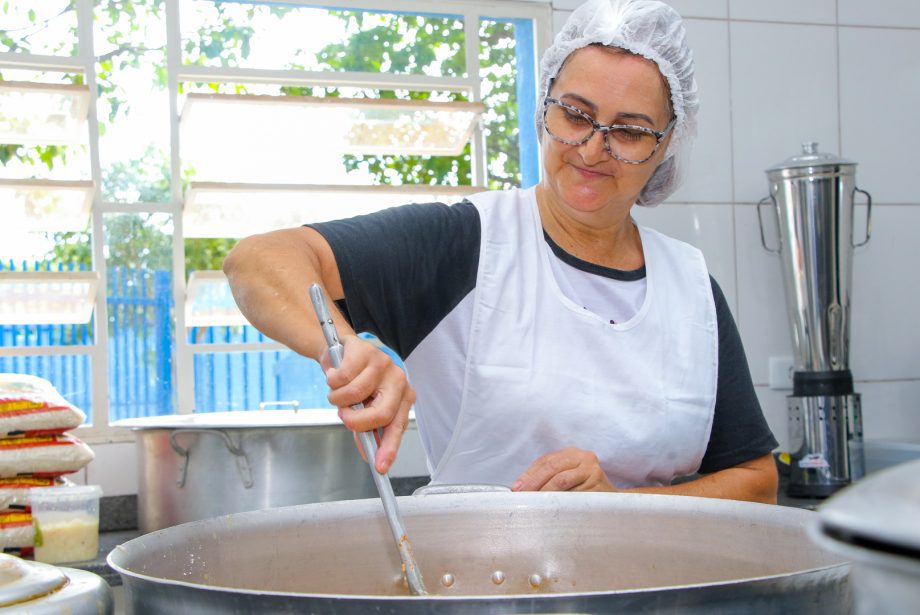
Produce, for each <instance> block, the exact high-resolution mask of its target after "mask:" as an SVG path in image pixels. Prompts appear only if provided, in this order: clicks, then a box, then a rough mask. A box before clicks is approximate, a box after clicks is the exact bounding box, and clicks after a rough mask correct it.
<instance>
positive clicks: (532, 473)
mask: <svg viewBox="0 0 920 615" xmlns="http://www.w3.org/2000/svg"><path fill="white" fill-rule="evenodd" d="M511 490H512V491H616V488H615V487H614V486H613V483H611V482H610V479H608V478H607V475H606V474H604V471H603V470H602V469H601V466H600V463H599V462H598V460H597V455H595V454H594V453H592V452H591V451H586V450H582V449H580V448H575V447H569V448H564V449H562V450H561V451H555V452H552V453H547V454H546V455H543V456H542V457H540V458H539V459H537V460H536V461H534V462H533V463H532V464H530V467H529V468H527V470H525V471H524V473H523V474H521V475H520V476H519V477H518V479H517V480H516V481H515V482H514V484H513V485H511Z"/></svg>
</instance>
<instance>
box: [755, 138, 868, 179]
mask: <svg viewBox="0 0 920 615" xmlns="http://www.w3.org/2000/svg"><path fill="white" fill-rule="evenodd" d="M842 164H850V165H855V164H856V163H855V162H853V161H852V160H847V159H845V158H841V157H839V156H836V155H834V154H822V153H820V152H818V143H817V142H816V141H807V142H805V143H802V153H801V154H800V155H798V156H793V157H791V158H787V159H786V160H784V161H782V162H780V163H778V164H775V165H773V166H772V167H770V168H769V169H767V171H766V172H767V173H772V172H775V171H782V170H784V169H801V168H803V167H822V166H839V165H842Z"/></svg>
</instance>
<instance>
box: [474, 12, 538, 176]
mask: <svg viewBox="0 0 920 615" xmlns="http://www.w3.org/2000/svg"><path fill="white" fill-rule="evenodd" d="M479 37H480V48H479V61H480V67H479V74H480V77H481V78H482V86H481V87H482V90H481V92H482V101H483V103H485V106H486V112H485V113H484V114H483V132H484V133H485V138H486V153H487V175H488V183H489V187H490V188H492V189H505V188H511V187H514V186H524V187H529V186H532V185H534V184H535V183H536V182H537V180H538V178H539V170H538V166H537V165H538V159H539V157H538V153H537V141H536V136H535V133H534V131H535V129H534V126H533V124H534V118H533V114H534V109H535V105H536V92H535V85H534V83H535V76H534V73H535V64H534V49H533V40H534V39H533V24H532V22H531V21H530V20H526V19H515V20H511V21H501V20H491V19H483V20H480V28H479Z"/></svg>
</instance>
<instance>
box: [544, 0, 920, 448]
mask: <svg viewBox="0 0 920 615" xmlns="http://www.w3.org/2000/svg"><path fill="white" fill-rule="evenodd" d="M577 4H578V3H577V2H560V1H559V0H554V2H553V8H554V12H555V18H556V22H557V23H558V24H560V25H561V24H562V23H563V22H564V20H565V18H566V16H567V15H568V13H569V12H570V9H571V8H574V6H577ZM670 4H671V5H672V6H674V8H675V9H677V10H678V12H680V13H681V14H682V15H683V16H684V18H685V20H686V27H687V36H688V39H689V41H690V44H691V46H692V48H693V52H694V58H695V62H696V74H697V81H698V85H699V88H700V100H701V110H700V116H699V137H698V139H697V143H696V145H695V147H694V160H693V162H692V165H691V174H692V177H691V178H690V179H689V181H688V182H687V183H686V184H685V185H684V186H683V187H682V188H681V190H680V191H679V192H678V193H677V194H675V195H674V196H673V197H672V198H671V199H670V200H669V202H668V203H666V204H664V205H662V206H660V207H659V208H657V209H655V210H651V211H638V212H637V213H636V217H637V219H638V220H639V221H640V222H642V223H643V224H648V225H650V226H653V227H656V228H659V229H661V230H662V231H664V232H666V233H668V234H671V235H673V236H675V237H678V238H680V239H683V240H685V241H689V242H690V243H693V244H695V245H697V246H698V247H700V248H701V249H702V250H703V253H704V254H705V256H706V260H707V262H708V264H709V266H710V269H711V270H712V273H713V275H714V276H715V277H716V279H717V280H718V281H719V283H720V285H721V286H722V288H723V290H724V291H725V294H726V296H727V297H728V299H729V303H730V305H731V307H732V310H733V311H734V314H735V319H736V320H737V321H738V324H739V327H740V329H741V336H742V339H743V340H744V344H745V349H746V351H747V356H748V362H749V364H750V367H751V373H752V375H753V377H754V382H755V384H756V386H757V392H758V395H759V397H760V400H761V403H762V405H763V408H764V413H765V415H766V417H767V420H768V422H769V423H770V425H771V427H772V428H773V431H774V433H775V434H776V435H777V438H778V439H779V440H780V444H781V446H786V445H787V444H788V436H787V431H786V395H787V394H788V393H789V392H788V391H780V390H772V389H770V388H769V386H768V365H769V359H770V357H783V356H786V357H789V356H791V355H792V343H791V341H790V338H789V337H790V336H789V324H788V320H787V317H786V313H785V303H784V301H785V298H784V296H783V286H782V280H781V274H780V264H779V257H778V256H776V255H775V254H770V253H768V252H766V251H765V250H764V249H763V247H761V241H760V234H759V229H758V223H757V213H756V208H755V206H754V203H755V202H756V201H758V200H759V199H760V198H761V197H764V196H766V195H767V190H768V188H767V181H766V175H765V174H764V169H766V168H767V167H769V166H771V165H773V164H775V163H778V162H781V161H783V160H785V159H786V158H788V157H790V156H794V155H797V154H799V153H800V143H801V142H803V141H818V142H819V144H820V149H821V151H826V152H831V153H834V154H838V155H841V156H843V157H846V158H849V159H851V160H854V161H856V162H858V163H859V165H858V167H857V174H856V180H857V185H858V186H859V187H860V188H863V189H865V190H867V191H869V192H870V193H871V194H872V197H873V210H872V239H871V241H870V242H869V244H868V245H867V246H866V247H864V248H859V249H857V250H856V252H855V255H854V273H853V298H852V311H853V316H852V322H851V327H852V331H851V333H852V340H851V345H850V354H851V367H852V370H853V375H854V377H855V378H856V388H857V391H858V392H860V393H861V394H862V402H863V420H864V428H865V435H866V438H869V439H882V438H895V439H900V440H912V441H916V442H920V310H918V308H917V306H918V305H920V273H918V270H920V241H918V240H917V238H916V235H917V234H918V233H920V181H918V177H920V172H918V170H920V155H918V145H917V144H918V143H920V118H918V109H920V2H917V1H916V0H873V1H872V2H866V1H865V0H809V1H808V2H801V1H797V0H770V1H767V0H706V1H698V0H671V1H670ZM573 5H574V6H573ZM857 200H858V202H860V203H864V199H863V198H862V197H858V199H857ZM865 211H866V208H865V207H864V206H860V207H858V208H857V214H856V218H857V221H858V222H857V225H856V226H857V229H856V233H857V234H860V233H861V232H862V230H863V229H864V228H865V227H864V225H863V223H864V220H865Z"/></svg>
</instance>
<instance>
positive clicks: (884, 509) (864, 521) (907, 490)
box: [812, 460, 920, 615]
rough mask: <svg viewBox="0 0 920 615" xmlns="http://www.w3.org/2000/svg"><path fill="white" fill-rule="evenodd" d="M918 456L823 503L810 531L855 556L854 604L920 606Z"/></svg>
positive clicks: (873, 610) (868, 613)
mask: <svg viewBox="0 0 920 615" xmlns="http://www.w3.org/2000/svg"><path fill="white" fill-rule="evenodd" d="M918 522H920V460H917V461H911V462H909V463H905V464H901V465H898V466H895V467H893V468H889V469H887V470H883V471H881V472H878V473H877V474H874V475H872V476H870V477H868V478H866V479H864V480H862V481H860V482H858V483H856V484H854V485H853V486H851V487H848V488H846V489H844V490H843V491H841V492H840V493H839V494H837V495H835V496H834V497H833V498H831V499H830V500H828V501H827V503H826V504H824V505H823V506H822V507H821V510H820V513H819V515H818V517H817V519H815V523H814V526H813V528H812V530H813V531H812V535H813V537H814V538H815V539H816V540H817V542H818V543H819V544H821V545H824V546H826V547H827V548H828V549H830V550H832V551H835V552H837V553H840V554H841V555H842V556H844V557H848V558H850V559H852V561H853V592H854V595H855V598H856V610H857V612H858V613H860V614H861V615H862V614H865V615H878V614H880V613H892V614H895V613H916V612H917V609H918V608H920V523H918Z"/></svg>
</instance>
